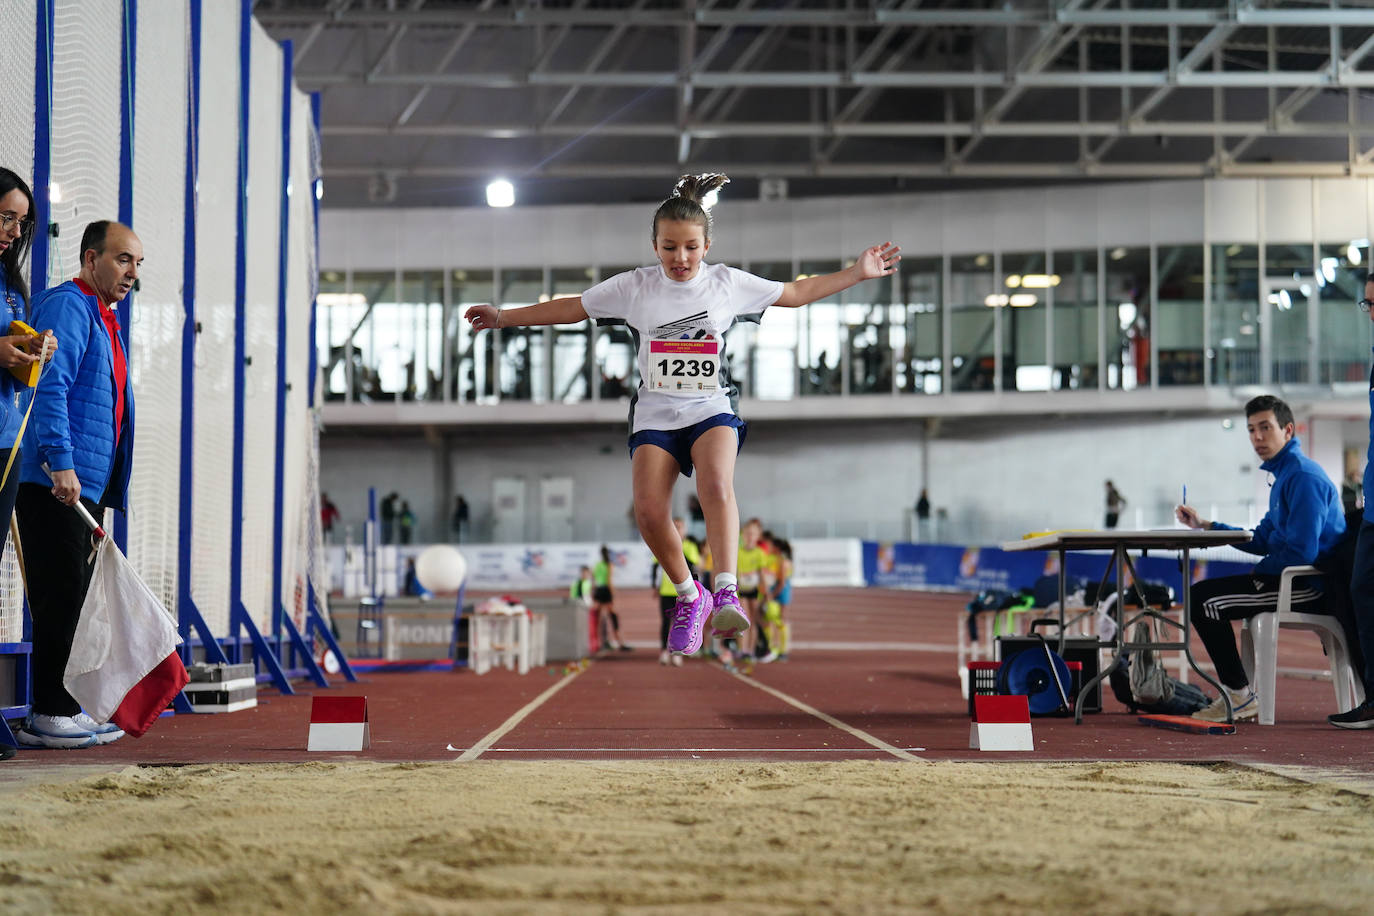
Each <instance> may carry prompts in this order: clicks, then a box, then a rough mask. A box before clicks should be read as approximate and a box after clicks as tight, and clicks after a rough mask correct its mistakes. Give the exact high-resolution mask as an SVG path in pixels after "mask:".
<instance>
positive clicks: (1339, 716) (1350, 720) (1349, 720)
mask: <svg viewBox="0 0 1374 916" xmlns="http://www.w3.org/2000/svg"><path fill="white" fill-rule="evenodd" d="M1326 721H1328V722H1330V723H1331V724H1332V725H1334V726H1336V727H1337V728H1374V701H1371V700H1365V701H1364V702H1363V703H1361V704H1360V705H1359V706H1356V707H1355V708H1354V709H1352V710H1350V712H1338V713H1336V714H1335V715H1331V716H1327V717H1326Z"/></svg>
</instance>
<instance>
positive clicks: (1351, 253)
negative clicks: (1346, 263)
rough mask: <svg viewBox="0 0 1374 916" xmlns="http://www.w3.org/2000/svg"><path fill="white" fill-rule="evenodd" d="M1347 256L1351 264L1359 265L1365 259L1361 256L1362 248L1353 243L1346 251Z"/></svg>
mask: <svg viewBox="0 0 1374 916" xmlns="http://www.w3.org/2000/svg"><path fill="white" fill-rule="evenodd" d="M1345 256H1346V257H1347V258H1349V259H1350V263H1351V264H1359V263H1360V261H1362V260H1363V259H1364V256H1363V255H1361V254H1360V246H1359V245H1357V244H1355V243H1354V242H1351V243H1350V247H1349V248H1347V249H1346V250H1345Z"/></svg>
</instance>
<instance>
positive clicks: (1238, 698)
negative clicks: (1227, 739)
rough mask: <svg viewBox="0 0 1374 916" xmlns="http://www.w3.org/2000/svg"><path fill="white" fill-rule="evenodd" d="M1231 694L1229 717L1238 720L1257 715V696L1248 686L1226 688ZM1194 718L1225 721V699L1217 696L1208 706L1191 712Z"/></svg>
mask: <svg viewBox="0 0 1374 916" xmlns="http://www.w3.org/2000/svg"><path fill="white" fill-rule="evenodd" d="M1226 689H1227V691H1228V692H1229V693H1230V694H1231V719H1232V720H1233V721H1236V722H1239V721H1241V720H1242V719H1253V718H1256V717H1257V716H1258V715H1259V698H1258V697H1256V696H1255V692H1254V691H1253V690H1251V689H1250V688H1249V687H1244V688H1242V689H1240V690H1231V689H1230V688H1229V687H1228V688H1226ZM1193 718H1194V719H1204V720H1206V721H1208V722H1225V721H1226V701H1225V700H1223V699H1222V698H1221V697H1217V698H1216V699H1215V700H1213V701H1212V704H1211V705H1210V706H1206V707H1204V708H1202V709H1199V710H1198V711H1197V712H1195V713H1193Z"/></svg>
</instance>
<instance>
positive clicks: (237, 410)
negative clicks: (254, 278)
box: [229, 0, 295, 694]
mask: <svg viewBox="0 0 1374 916" xmlns="http://www.w3.org/2000/svg"><path fill="white" fill-rule="evenodd" d="M252 50H253V10H252V3H251V0H239V164H238V178H239V193H238V239H237V242H236V244H235V245H234V445H233V449H232V452H233V455H232V458H233V463H234V464H233V470H232V472H231V476H232V479H233V483H232V487H231V494H232V496H231V499H230V505H231V506H232V512H233V518H232V519H230V526H231V527H230V532H231V533H230V539H229V563H230V566H229V621H230V629H231V630H232V631H233V636H234V639H235V641H236V642H237V640H238V638H239V636H240V634H241V633H242V632H243V631H244V630H246V631H248V636H249V638H250V639H251V640H252V643H253V658H254V660H255V661H256V662H258V664H260V665H261V666H262V667H263V668H266V669H267V671H268V673H269V674H270V675H271V677H272V683H273V685H274V686H276V688H277V689H278V690H280V691H281V692H282V693H285V694H294V693H295V691H294V690H292V689H291V684H290V682H289V681H287V679H286V672H284V671H283V670H282V667H281V663H280V662H279V661H278V660H277V651H279V650H274V649H273V648H272V647H271V646H269V645H268V644H267V640H265V639H264V638H263V636H262V632H261V631H260V630H259V629H258V625H257V623H256V622H255V621H254V620H253V618H252V616H251V615H250V614H249V613H248V609H247V608H246V607H244V606H243V483H244V481H243V447H244V445H243V424H244V413H245V410H244V396H245V393H246V389H247V382H248V376H247V365H248V352H247V343H248V341H247V336H248V307H247V301H246V300H247V298H248V132H249V114H250V109H249V101H250V92H249V90H250V88H251V85H252V69H251V67H252Z"/></svg>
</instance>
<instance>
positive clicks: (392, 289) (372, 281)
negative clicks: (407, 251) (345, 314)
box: [341, 271, 405, 401]
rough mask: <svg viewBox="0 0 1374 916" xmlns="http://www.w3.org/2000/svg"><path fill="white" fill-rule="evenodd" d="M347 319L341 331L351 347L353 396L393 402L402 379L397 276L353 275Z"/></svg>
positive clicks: (390, 272) (398, 395) (403, 375)
mask: <svg viewBox="0 0 1374 916" xmlns="http://www.w3.org/2000/svg"><path fill="white" fill-rule="evenodd" d="M351 291H352V293H353V294H354V296H355V298H354V300H353V301H352V303H351V306H350V309H349V312H350V315H349V317H350V318H354V317H355V316H356V320H354V321H351V322H350V323H349V325H348V326H347V327H344V328H342V329H341V330H342V332H343V335H344V343H345V344H346V345H347V344H350V343H351V345H352V350H353V356H352V359H353V362H352V364H351V365H350V366H349V369H350V371H351V372H352V375H353V380H352V389H353V390H352V396H353V399H354V400H359V401H394V400H396V399H397V398H398V397H400V393H401V392H400V389H401V388H402V387H404V386H403V384H402V380H403V379H404V378H405V372H404V369H403V362H402V360H401V359H400V354H399V351H398V350H397V338H396V325H395V322H396V319H397V314H396V312H397V307H396V274H395V273H394V272H393V271H386V272H385V273H383V272H380V271H378V272H370V271H367V272H364V271H359V272H356V273H354V274H353V283H352V290H351Z"/></svg>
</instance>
